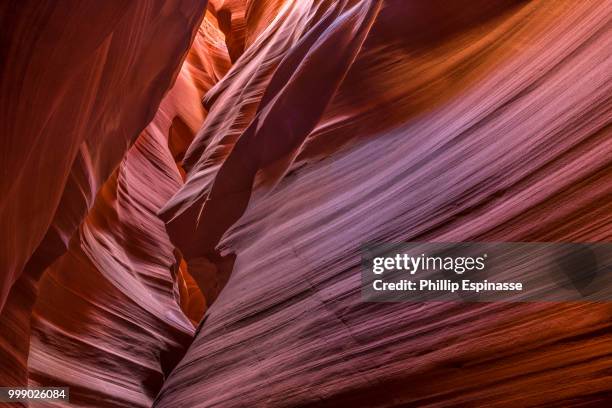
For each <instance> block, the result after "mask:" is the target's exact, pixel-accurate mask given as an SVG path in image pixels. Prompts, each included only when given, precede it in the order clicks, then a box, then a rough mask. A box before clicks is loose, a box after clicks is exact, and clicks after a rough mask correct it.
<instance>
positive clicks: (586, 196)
mask: <svg viewBox="0 0 612 408" xmlns="http://www.w3.org/2000/svg"><path fill="white" fill-rule="evenodd" d="M250 9H251V10H252V9H253V6H251V7H250ZM611 13H612V6H611V4H610V3H609V2H599V1H584V2H570V1H555V2H553V1H544V0H542V1H533V2H524V1H503V0H499V1H484V0H482V1H480V0H479V1H470V2H467V1H466V2H453V3H452V4H449V2H442V1H430V2H406V1H403V0H390V1H385V2H382V4H381V2H377V1H370V0H359V1H341V2H329V1H313V2H310V1H307V2H291V1H290V2H285V3H284V4H283V5H282V6H281V7H280V8H279V9H278V12H277V14H276V16H275V17H274V18H272V19H271V21H270V23H269V25H267V26H266V28H265V30H263V31H262V32H261V34H260V35H259V36H258V37H257V39H256V40H254V41H253V42H252V44H250V45H249V46H248V47H247V48H246V49H245V51H244V54H243V55H242V56H241V57H240V58H239V59H238V60H237V61H236V63H235V65H234V66H233V67H232V69H231V70H230V72H229V73H228V75H227V76H226V77H225V78H224V79H223V80H222V81H221V82H219V83H218V84H217V85H216V86H215V87H214V88H213V89H212V90H211V91H210V92H209V93H208V94H207V95H206V98H205V102H206V104H207V106H209V107H210V112H209V115H208V117H207V120H206V121H205V123H204V126H203V128H202V129H201V130H200V131H199V132H198V134H197V136H196V138H195V140H194V142H193V144H192V145H191V146H190V147H189V149H188V151H187V153H186V156H185V160H184V165H185V169H186V170H187V181H186V183H185V185H184V186H183V187H182V188H181V189H180V190H179V191H178V193H177V194H176V195H175V196H174V197H173V198H172V199H171V200H170V201H169V202H168V204H167V205H166V206H165V208H164V209H163V210H162V212H161V215H162V217H163V218H164V219H165V220H166V221H167V227H168V232H169V234H170V237H171V239H172V241H173V242H174V243H175V244H176V245H177V246H178V247H179V248H180V250H181V251H182V253H183V255H184V256H185V259H186V260H187V264H188V266H189V268H190V271H193V273H194V278H196V280H198V275H200V278H199V279H200V282H202V283H201V285H202V284H203V285H204V287H203V291H204V292H205V293H207V292H208V293H210V294H211V295H212V296H211V297H210V298H209V297H208V296H207V300H208V301H209V302H211V301H213V300H214V302H212V305H211V306H210V307H209V309H208V311H207V313H206V316H205V318H204V320H203V322H202V324H201V326H200V328H199V330H198V331H197V333H196V337H195V339H194V341H193V343H192V345H191V346H190V347H189V349H188V351H187V354H186V355H185V357H184V358H183V360H182V361H181V362H180V363H179V365H178V366H177V367H176V369H175V370H174V371H173V373H172V374H171V375H170V377H169V378H168V379H167V380H166V381H165V382H164V385H163V388H162V391H161V393H160V394H159V396H158V398H157V400H156V403H155V406H157V407H196V406H222V407H239V406H316V407H325V406H329V407H338V406H351V407H353V406H354V407H357V406H491V407H495V406H499V407H502V406H504V407H505V406H536V405H537V406H603V405H604V404H605V402H606V401H609V400H610V396H611V395H612V388H611V386H610V384H611V382H610V367H611V366H612V359H611V358H610V353H609V351H610V349H611V347H612V337H611V336H610V332H611V330H612V319H611V317H612V308H611V307H610V305H608V304H605V303H603V304H556V305H546V304H452V303H431V304H384V305H381V304H368V303H363V302H361V298H360V290H359V283H360V281H359V276H360V273H359V268H360V254H359V246H360V244H362V243H363V242H367V241H380V240H386V241H397V240H433V241H460V240H506V241H539V240H541V241H574V240H576V241H610V239H611V238H612V236H611V235H610V228H609V226H610V225H611V222H612V218H611V216H610V214H612V200H610V197H611V195H612V176H611V175H612V154H611V153H612V134H611V131H610V114H611V112H610V106H611V105H610V95H611V94H612V92H611V91H612V86H611V83H610V81H609V73H610V71H611V69H612V60H611V58H610V54H609V52H608V50H609V48H610V39H609V36H608V35H607V33H608V31H607V30H608V29H609V21H610V15H611ZM247 14H248V13H247ZM255 15H256V14H252V16H255ZM260 15H262V16H263V15H264V14H261V13H260ZM253 18H254V20H252V21H256V18H255V17H253ZM265 18H266V19H269V17H265ZM247 21H249V20H248V17H247ZM372 22H373V23H372ZM247 32H248V29H247ZM218 249H220V252H221V253H219V251H218ZM228 258H231V261H229V263H230V266H229V267H228V266H227V265H226V264H223V262H225V260H227V259H228ZM230 271H231V274H230ZM223 285H224V287H223ZM222 287H223V289H222V291H221V288H222Z"/></svg>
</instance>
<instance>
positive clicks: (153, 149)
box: [28, 13, 229, 407]
mask: <svg viewBox="0 0 612 408" xmlns="http://www.w3.org/2000/svg"><path fill="white" fill-rule="evenodd" d="M228 68H229V55H228V53H227V50H226V48H225V44H224V42H223V35H222V34H221V33H220V31H219V28H218V27H217V25H216V19H215V18H214V17H213V16H212V14H210V13H207V14H206V17H205V19H204V21H203V23H202V26H201V27H200V29H199V30H198V33H197V34H196V37H195V40H194V43H193V46H192V48H191V49H190V51H189V53H188V55H187V58H186V60H185V63H184V64H183V66H182V68H181V71H180V72H179V74H178V77H177V79H176V82H175V84H174V86H173V88H172V89H171V90H170V92H169V93H168V94H167V95H166V97H165V98H164V99H163V101H162V103H161V105H160V108H159V110H158V112H157V114H156V116H155V118H154V119H153V121H152V122H151V124H149V126H148V127H147V128H146V129H145V131H144V132H143V133H142V134H141V135H140V136H139V137H138V139H137V140H136V142H135V144H134V146H133V147H132V148H131V149H130V150H129V152H128V154H127V155H126V157H125V158H124V159H123V161H122V162H121V164H120V165H119V167H118V168H117V169H116V171H115V172H114V173H113V175H112V176H111V177H110V179H109V180H108V181H107V182H106V183H105V184H104V185H103V187H102V189H101V190H100V192H99V193H98V196H97V198H96V201H95V203H94V205H93V207H92V209H91V210H90V211H89V214H88V216H87V218H86V219H85V221H84V223H83V225H82V226H81V227H80V229H79V232H78V234H77V235H76V236H75V237H74V238H73V240H72V241H71V245H70V249H69V251H68V252H67V253H66V254H65V255H63V256H62V257H61V258H60V259H59V260H58V261H57V262H55V263H54V264H53V265H52V266H51V267H50V268H49V269H48V270H47V271H46V272H45V274H44V276H43V278H42V279H41V282H40V285H39V292H40V294H39V296H38V300H37V303H36V305H35V309H34V317H33V322H32V341H31V345H30V356H29V360H28V368H29V378H30V385H32V386H50V385H63V386H69V387H70V397H71V398H70V401H71V404H77V405H83V406H96V407H102V406H108V407H111V406H112V407H126V406H130V407H136V406H142V407H146V406H150V405H151V402H152V400H153V398H154V397H155V395H156V394H157V392H158V391H159V388H160V387H161V385H162V383H163V380H164V379H165V377H166V376H167V375H168V374H169V373H170V371H171V370H172V368H174V366H175V365H176V363H177V362H178V360H179V359H180V358H181V357H182V355H183V354H184V352H185V350H186V348H187V346H188V345H189V344H190V342H191V338H192V336H193V332H194V326H193V324H194V323H196V322H197V321H199V320H200V318H201V317H202V314H203V312H204V308H205V302H204V298H203V296H202V294H201V292H200V291H199V289H198V287H197V285H196V283H195V281H194V280H193V279H192V278H191V275H190V274H189V272H188V270H187V269H186V268H185V263H184V261H182V259H181V257H180V254H179V253H178V252H177V251H176V250H175V249H174V246H173V245H172V244H171V242H170V240H169V238H168V237H167V234H166V231H165V227H164V223H163V222H162V221H161V220H160V219H159V218H158V217H157V212H158V210H159V209H160V208H161V207H162V205H163V204H164V203H165V202H166V201H167V200H168V199H169V198H170V197H171V196H172V195H173V194H174V193H175V192H176V191H177V190H178V188H179V187H180V186H181V185H182V184H183V180H182V175H181V172H180V159H181V155H182V153H183V152H184V150H185V149H186V146H187V145H188V144H189V143H190V141H191V139H192V138H193V136H194V134H195V131H196V130H197V129H198V128H199V127H200V126H201V124H202V121H203V120H204V117H205V115H206V112H205V110H204V108H203V106H202V104H201V102H200V100H201V98H202V95H203V94H204V92H205V91H206V90H207V89H208V88H209V87H210V86H212V85H213V84H214V83H215V82H217V81H218V80H219V78H220V77H221V76H223V75H224V73H225V72H226V71H227V69H228ZM177 162H178V163H177ZM177 164H178V165H177Z"/></svg>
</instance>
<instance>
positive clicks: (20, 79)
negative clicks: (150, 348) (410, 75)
mask: <svg viewBox="0 0 612 408" xmlns="http://www.w3.org/2000/svg"><path fill="white" fill-rule="evenodd" d="M205 7H206V1H205V0H198V1H188V0H172V1H169V2H166V1H164V2H162V1H157V0H143V1H139V2H132V3H130V4H127V5H126V4H123V3H119V2H106V3H105V5H104V7H100V2H99V1H73V0H69V1H65V2H54V1H40V0H35V1H29V0H26V1H6V2H2V5H0V19H1V21H0V24H1V25H2V34H1V36H2V37H1V41H0V43H1V44H2V47H0V61H2V64H1V71H0V124H1V125H0V133H1V134H2V138H1V143H2V147H1V148H0V157H1V159H0V166H1V168H0V174H1V175H2V176H1V177H0V183H1V184H0V189H1V191H2V192H3V194H2V197H0V218H1V219H2V223H0V240H1V241H2V244H0V272H1V276H0V310H1V311H0V326H1V327H2V333H1V336H0V360H2V361H3V363H2V365H1V366H0V380H1V383H2V384H3V385H23V384H25V382H26V381H27V378H26V369H25V364H26V356H27V348H28V341H27V338H28V337H29V320H30V314H31V310H32V306H33V304H34V301H35V296H36V284H37V281H38V279H39V277H40V275H41V274H42V272H43V270H44V269H45V268H46V267H47V266H49V265H50V263H51V262H52V261H53V260H54V259H56V258H57V257H58V256H59V255H61V254H62V253H64V252H65V251H66V249H67V246H68V242H69V240H70V239H71V237H72V236H73V235H74V232H75V231H76V230H77V228H78V226H79V225H80V224H81V222H82V220H83V218H84V216H85V215H86V214H87V211H88V208H89V207H90V206H91V205H92V204H93V202H94V198H95V196H96V193H97V191H98V190H99V189H100V187H101V186H102V184H103V183H104V181H105V180H106V179H107V178H108V177H109V176H110V174H111V173H112V172H113V170H114V169H115V167H116V166H117V164H118V163H119V162H120V161H121V159H122V158H123V156H124V154H125V152H126V151H127V149H128V147H129V146H130V144H132V142H133V141H134V140H135V138H136V137H137V136H138V134H139V133H140V132H141V131H142V130H143V129H144V128H145V127H146V125H147V124H148V123H149V122H150V121H151V119H152V118H153V116H154V115H155V112H156V110H157V107H158V105H159V103H160V101H161V99H162V97H163V96H164V94H165V93H166V92H167V91H168V89H169V88H170V87H171V84H172V82H173V80H174V79H175V77H176V75H177V72H178V70H179V67H180V63H181V61H182V59H183V58H184V56H185V54H186V52H187V50H188V49H189V46H190V44H191V42H192V39H193V37H194V35H195V31H196V29H197V27H198V25H199V22H200V21H201V19H202V18H203V14H204V9H205ZM151 44H155V46H151Z"/></svg>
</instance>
